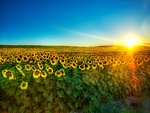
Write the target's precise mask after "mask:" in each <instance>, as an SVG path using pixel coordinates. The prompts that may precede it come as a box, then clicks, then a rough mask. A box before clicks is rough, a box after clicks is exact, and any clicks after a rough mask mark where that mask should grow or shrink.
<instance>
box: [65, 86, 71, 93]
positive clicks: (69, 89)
mask: <svg viewBox="0 0 150 113" xmlns="http://www.w3.org/2000/svg"><path fill="white" fill-rule="evenodd" d="M66 93H67V94H68V95H69V94H71V88H70V87H68V88H67V89H66Z"/></svg>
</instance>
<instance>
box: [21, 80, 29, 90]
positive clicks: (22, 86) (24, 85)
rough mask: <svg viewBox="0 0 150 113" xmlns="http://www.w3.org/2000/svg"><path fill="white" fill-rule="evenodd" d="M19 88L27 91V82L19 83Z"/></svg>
mask: <svg viewBox="0 0 150 113" xmlns="http://www.w3.org/2000/svg"><path fill="white" fill-rule="evenodd" d="M20 88H21V89H27V88H28V82H24V81H23V82H22V83H21V85H20Z"/></svg>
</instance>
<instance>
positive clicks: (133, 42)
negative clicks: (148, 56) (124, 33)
mask: <svg viewBox="0 0 150 113" xmlns="http://www.w3.org/2000/svg"><path fill="white" fill-rule="evenodd" d="M125 45H126V46H128V47H133V46H135V45H136V40H135V39H127V40H126V42H125Z"/></svg>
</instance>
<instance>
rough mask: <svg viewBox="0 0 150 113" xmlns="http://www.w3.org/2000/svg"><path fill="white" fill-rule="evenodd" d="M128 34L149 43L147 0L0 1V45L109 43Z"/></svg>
mask: <svg viewBox="0 0 150 113" xmlns="http://www.w3.org/2000/svg"><path fill="white" fill-rule="evenodd" d="M130 34H133V35H134V36H136V37H138V38H140V39H141V40H142V41H144V42H150V0H1V1H0V44H11V45H69V46H70V45H75V46H76V45H77V46H93V45H108V44H109V45H110V44H116V43H118V42H119V41H121V40H122V39H123V38H125V37H126V36H127V35H130Z"/></svg>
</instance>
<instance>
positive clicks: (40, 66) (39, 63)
mask: <svg viewBox="0 0 150 113" xmlns="http://www.w3.org/2000/svg"><path fill="white" fill-rule="evenodd" d="M37 65H38V67H39V69H41V70H42V69H43V65H42V63H41V62H38V63H37Z"/></svg>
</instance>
